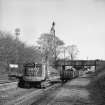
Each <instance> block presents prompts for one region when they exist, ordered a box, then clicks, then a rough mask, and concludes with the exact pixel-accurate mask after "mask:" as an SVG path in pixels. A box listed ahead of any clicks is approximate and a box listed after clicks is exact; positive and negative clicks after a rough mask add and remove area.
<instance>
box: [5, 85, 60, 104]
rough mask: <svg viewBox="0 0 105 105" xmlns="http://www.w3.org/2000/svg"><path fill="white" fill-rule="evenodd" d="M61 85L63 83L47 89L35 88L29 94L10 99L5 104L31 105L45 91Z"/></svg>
mask: <svg viewBox="0 0 105 105" xmlns="http://www.w3.org/2000/svg"><path fill="white" fill-rule="evenodd" d="M59 86H61V84H56V85H53V86H51V87H48V88H46V89H38V90H35V91H33V92H31V93H29V94H25V95H23V96H20V97H19V98H18V99H16V100H13V101H10V102H8V103H6V104H5V105H31V104H32V103H33V102H35V101H37V100H38V98H40V96H41V95H43V94H44V93H46V92H48V91H51V89H55V88H57V87H59Z"/></svg>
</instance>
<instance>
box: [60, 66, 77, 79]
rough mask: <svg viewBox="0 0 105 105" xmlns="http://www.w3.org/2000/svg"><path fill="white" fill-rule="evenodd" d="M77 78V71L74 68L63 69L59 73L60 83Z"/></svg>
mask: <svg viewBox="0 0 105 105" xmlns="http://www.w3.org/2000/svg"><path fill="white" fill-rule="evenodd" d="M78 76H79V71H78V70H76V69H75V68H68V69H63V70H61V72H60V78H61V80H62V81H68V80H71V79H73V78H76V77H78Z"/></svg>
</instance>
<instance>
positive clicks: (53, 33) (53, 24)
mask: <svg viewBox="0 0 105 105" xmlns="http://www.w3.org/2000/svg"><path fill="white" fill-rule="evenodd" d="M54 27H55V22H54V21H53V23H52V27H51V30H50V33H51V35H53V38H54V39H53V45H54V58H55V61H56V40H55V29H54Z"/></svg>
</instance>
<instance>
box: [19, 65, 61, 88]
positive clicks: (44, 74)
mask: <svg viewBox="0 0 105 105" xmlns="http://www.w3.org/2000/svg"><path fill="white" fill-rule="evenodd" d="M59 81H60V74H59V72H58V71H57V70H56V69H54V68H52V67H51V66H48V65H46V64H44V63H43V64H37V63H27V64H24V70H23V75H22V77H21V78H20V79H19V83H18V85H19V87H27V88H30V87H31V86H38V87H40V88H45V87H47V86H49V85H51V84H52V83H55V82H59Z"/></svg>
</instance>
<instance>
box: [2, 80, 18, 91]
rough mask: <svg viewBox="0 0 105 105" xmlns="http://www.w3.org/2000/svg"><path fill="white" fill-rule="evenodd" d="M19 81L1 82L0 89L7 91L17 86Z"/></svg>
mask: <svg viewBox="0 0 105 105" xmlns="http://www.w3.org/2000/svg"><path fill="white" fill-rule="evenodd" d="M17 84H18V82H10V83H3V84H0V91H5V90H8V89H11V88H16V87H17Z"/></svg>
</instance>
